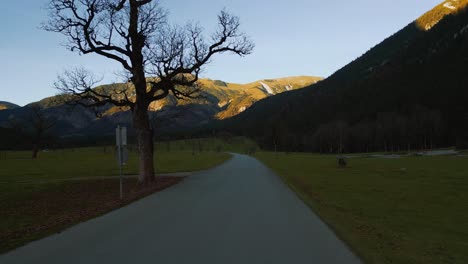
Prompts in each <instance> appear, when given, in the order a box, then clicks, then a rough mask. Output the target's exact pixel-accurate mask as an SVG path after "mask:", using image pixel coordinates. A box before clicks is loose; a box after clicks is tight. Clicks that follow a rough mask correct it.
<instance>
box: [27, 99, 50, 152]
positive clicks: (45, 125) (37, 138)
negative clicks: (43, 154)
mask: <svg viewBox="0 0 468 264" xmlns="http://www.w3.org/2000/svg"><path fill="white" fill-rule="evenodd" d="M29 111H30V113H29V120H28V121H29V123H30V124H31V126H32V128H33V140H32V143H33V147H32V158H33V159H36V158H37V153H38V152H39V148H40V146H41V144H42V142H43V139H44V135H45V133H46V132H47V131H48V130H50V129H51V128H52V127H53V126H55V124H56V120H55V119H54V118H51V117H48V116H47V115H46V114H45V112H44V110H43V108H42V107H41V106H40V105H39V104H33V105H31V106H30V107H29Z"/></svg>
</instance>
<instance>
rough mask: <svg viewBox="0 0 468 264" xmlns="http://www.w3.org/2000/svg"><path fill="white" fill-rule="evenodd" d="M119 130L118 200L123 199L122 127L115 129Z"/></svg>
mask: <svg viewBox="0 0 468 264" xmlns="http://www.w3.org/2000/svg"><path fill="white" fill-rule="evenodd" d="M117 129H118V130H119V133H118V135H119V139H118V140H119V145H118V150H119V174H120V200H122V199H123V190H122V189H123V187H122V185H123V184H122V127H121V126H118V128H117Z"/></svg>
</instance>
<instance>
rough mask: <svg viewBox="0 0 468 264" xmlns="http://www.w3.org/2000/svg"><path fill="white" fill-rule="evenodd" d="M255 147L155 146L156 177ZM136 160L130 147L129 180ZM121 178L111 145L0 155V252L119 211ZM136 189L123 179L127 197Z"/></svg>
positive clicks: (207, 142) (233, 143) (230, 143)
mask: <svg viewBox="0 0 468 264" xmlns="http://www.w3.org/2000/svg"><path fill="white" fill-rule="evenodd" d="M254 146H255V145H253V143H252V142H251V141H248V140H245V139H243V138H234V139H229V140H221V139H200V140H198V139H197V140H193V139H192V140H181V141H174V142H162V143H157V144H156V145H155V156H154V164H155V169H156V173H157V174H158V175H163V176H164V175H167V174H170V173H177V172H193V171H200V170H205V169H208V168H211V167H214V166H217V165H219V164H221V163H223V162H224V161H226V160H227V159H229V158H230V155H229V154H227V153H226V152H230V151H237V152H246V151H249V149H251V148H252V147H254ZM137 155H138V154H137V152H136V148H135V147H134V146H129V154H128V156H129V159H128V162H127V164H126V165H125V166H124V167H123V173H124V174H125V175H128V176H130V175H136V174H137V173H138V156H137ZM118 175H119V167H118V165H117V160H116V154H115V147H113V146H107V147H104V146H103V147H88V148H75V149H61V150H46V151H41V152H40V153H39V156H38V159H35V160H33V159H31V152H30V151H0V215H1V218H0V252H2V251H6V250H9V249H12V248H14V247H17V246H20V245H23V244H24V243H27V242H29V241H32V240H35V239H38V238H41V237H44V236H46V235H49V234H51V233H53V232H57V231H60V230H61V229H63V228H66V227H67V226H70V225H72V224H75V223H76V222H79V221H84V220H86V219H89V218H92V217H95V216H97V215H100V214H102V213H105V212H106V211H109V210H112V209H115V208H118V207H119V206H120V204H119V203H118V201H119V198H118V196H119V184H118V181H119V180H118V177H117V176H118ZM166 181H167V179H164V182H162V185H164V186H169V185H170V183H167V184H166ZM135 188H136V179H134V178H126V179H125V180H124V192H126V193H127V192H129V193H130V194H131V190H132V189H135ZM158 188H159V187H158ZM161 188H162V187H161ZM128 195H129V194H128ZM145 195H146V194H145ZM55 205H57V206H55ZM103 205H105V206H103ZM93 208H94V209H93ZM90 210H91V212H88V211H90ZM83 211H86V213H82V212H83ZM63 218H70V219H66V220H64V221H62V220H63ZM57 219H59V221H57ZM49 226H50V227H49Z"/></svg>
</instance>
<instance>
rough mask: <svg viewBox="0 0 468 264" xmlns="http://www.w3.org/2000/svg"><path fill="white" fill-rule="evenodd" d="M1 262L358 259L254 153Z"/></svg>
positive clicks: (239, 262)
mask: <svg viewBox="0 0 468 264" xmlns="http://www.w3.org/2000/svg"><path fill="white" fill-rule="evenodd" d="M0 263H2V264H8V263H21V264H26V263H47V264H52V263H68V264H70V263H87V264H88V263H158V264H159V263H160V264H166V263H178V264H184V263H195V264H198V263H200V264H210V263H216V264H225V263H236V264H242V263H246V264H248V263H252V264H256V263H265V264H274V263H282V264H285V263H324V264H331V263H360V260H359V259H358V258H357V257H356V256H355V255H354V254H353V253H352V252H351V251H350V250H349V249H348V248H347V247H346V246H345V245H344V244H343V243H342V242H341V241H340V240H339V239H337V238H336V236H335V235H334V234H333V232H332V231H330V230H329V228H328V227H327V226H326V225H325V224H323V223H322V222H321V221H320V220H319V219H318V217H317V216H316V215H315V214H314V213H313V212H312V211H311V210H310V209H309V208H308V207H307V206H306V205H305V204H304V203H303V202H302V201H301V200H300V199H299V198H298V197H297V196H296V195H295V194H294V193H293V192H292V191H291V190H290V189H289V188H288V187H287V186H286V185H285V184H284V183H283V182H282V181H281V179H280V178H279V177H278V176H276V175H275V174H274V173H273V172H272V171H271V170H270V169H268V168H267V167H265V166H264V165H263V164H262V163H260V162H258V161H257V160H256V159H254V158H251V157H248V156H244V155H234V157H233V158H232V159H231V160H229V161H227V162H226V163H224V164H223V165H221V166H219V167H217V168H214V169H211V170H208V171H204V172H200V173H196V174H194V175H192V176H190V177H188V178H187V179H185V180H184V181H182V182H181V183H179V184H178V185H176V186H174V187H171V188H169V189H167V190H164V191H162V192H159V193H157V194H154V195H151V196H149V197H147V198H145V199H142V200H140V201H138V202H135V203H133V204H131V205H129V206H126V207H124V208H122V209H119V210H116V211H114V212H111V213H109V214H106V215H104V216H102V217H99V218H96V219H93V220H90V221H88V222H85V223H82V224H79V225H76V226H74V227H72V228H70V229H67V230H66V231H64V232H62V233H59V234H56V235H52V236H50V237H47V238H45V239H42V240H39V241H36V242H33V243H30V244H28V245H26V246H24V247H22V248H19V249H17V250H15V251H12V252H9V253H8V254H5V255H1V256H0Z"/></svg>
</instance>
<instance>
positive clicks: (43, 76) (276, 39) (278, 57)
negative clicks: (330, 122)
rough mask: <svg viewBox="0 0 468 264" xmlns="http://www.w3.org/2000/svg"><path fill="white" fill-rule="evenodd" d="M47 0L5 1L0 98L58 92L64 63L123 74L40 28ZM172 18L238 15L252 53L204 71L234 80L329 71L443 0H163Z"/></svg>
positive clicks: (219, 60)
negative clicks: (252, 46)
mask: <svg viewBox="0 0 468 264" xmlns="http://www.w3.org/2000/svg"><path fill="white" fill-rule="evenodd" d="M47 2H48V0H15V1H6V2H5V3H3V5H2V8H1V9H0V33H1V37H0V60H1V61H0V101H9V102H12V103H16V104H19V105H25V104H28V103H31V102H34V101H38V100H40V99H42V98H45V97H48V96H53V95H55V94H57V91H56V90H55V89H54V88H53V83H54V81H55V80H56V79H57V75H58V74H60V73H61V72H63V70H66V69H69V68H72V67H77V66H83V67H85V68H87V69H89V70H92V71H94V72H95V73H97V74H98V75H101V76H104V80H103V82H104V83H112V82H119V81H121V77H118V74H116V73H118V72H121V67H120V65H119V64H117V63H116V62H114V61H110V60H108V59H105V58H102V57H100V56H98V55H92V54H91V55H83V56H80V55H78V54H77V53H73V52H70V51H69V50H67V49H66V48H64V47H63V45H62V44H63V43H65V38H64V37H63V36H62V35H60V34H56V33H50V32H46V31H44V30H42V29H41V28H40V25H41V23H42V22H44V21H46V20H47V11H46V10H45V9H44V7H45V5H46V4H47ZM160 2H161V5H162V6H163V7H164V8H166V9H167V10H169V15H170V16H169V19H170V21H171V22H172V23H175V24H180V25H183V24H185V23H187V22H188V21H192V22H194V21H195V22H199V23H200V25H201V26H203V27H204V28H205V30H206V34H207V35H208V36H209V33H210V32H212V30H213V29H214V28H215V25H216V22H217V21H216V16H217V14H218V13H219V12H220V10H222V9H223V8H225V9H226V10H227V11H229V12H230V13H233V14H235V15H237V16H239V17H240V21H241V29H242V31H244V32H245V33H246V34H247V35H249V36H250V37H251V39H252V40H253V42H254V43H255V49H254V51H253V53H252V54H251V55H248V56H246V57H239V56H236V55H220V56H218V57H215V58H214V60H213V62H211V63H210V64H209V65H207V67H205V68H204V70H203V72H202V77H205V78H210V79H216V80H223V81H226V82H234V83H249V82H253V81H256V80H261V79H271V78H279V77H286V76H298V75H311V76H321V77H328V76H330V75H331V74H333V73H334V72H335V71H337V70H338V69H340V68H341V67H343V66H344V65H346V64H347V63H349V62H351V61H352V60H354V59H355V58H357V57H359V56H360V55H362V54H363V53H365V52H366V51H367V50H369V49H370V48H372V47H373V46H375V45H376V44H378V43H379V42H381V41H382V40H384V39H385V38H387V37H389V36H390V35H391V34H393V33H395V32H397V31H398V30H400V29H401V28H403V27H404V26H406V25H407V24H409V23H411V22H412V21H413V20H415V19H416V18H417V17H419V16H420V15H422V14H423V13H425V12H426V11H428V10H430V9H431V8H432V7H434V6H435V5H437V4H438V3H440V2H441V0H424V1H421V0H378V1H376V0H353V1H346V0H339V1H338V0H287V1H280V0H269V1H267V0H197V1H188V0H161V1H160Z"/></svg>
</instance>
